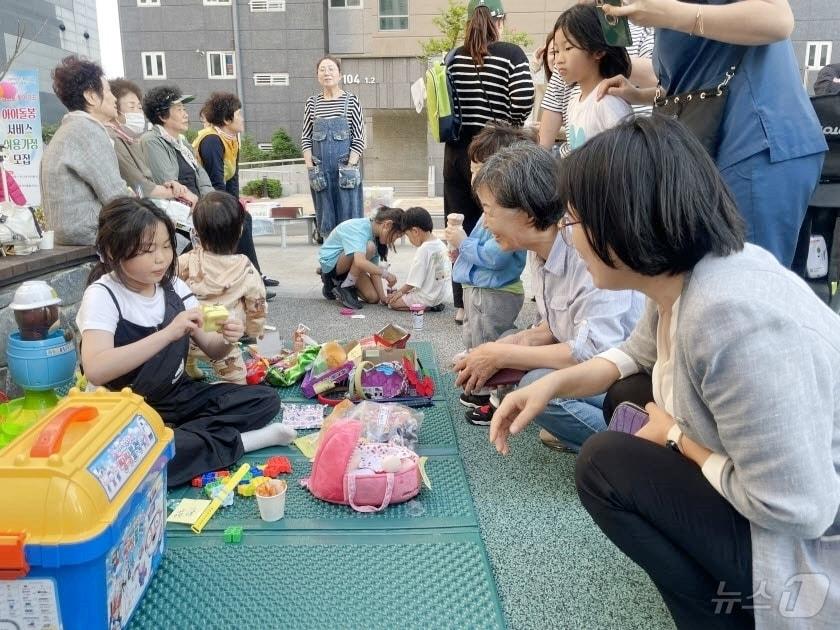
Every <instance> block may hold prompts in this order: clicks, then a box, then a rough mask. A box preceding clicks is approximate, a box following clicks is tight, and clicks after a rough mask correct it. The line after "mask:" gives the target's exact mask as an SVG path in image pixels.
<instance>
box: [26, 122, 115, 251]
mask: <svg viewBox="0 0 840 630" xmlns="http://www.w3.org/2000/svg"><path fill="white" fill-rule="evenodd" d="M128 194H130V193H129V190H128V187H127V186H126V184H125V182H124V181H123V180H122V178H121V177H120V171H119V167H118V166H117V156H116V154H115V153H114V146H113V145H112V144H111V139H110V138H109V137H108V132H107V131H105V127H104V126H102V125H101V124H100V123H98V122H97V121H96V120H94V119H93V118H90V117H89V116H87V115H86V114H84V113H83V112H71V113H69V114H67V115H65V116H64V118H63V119H62V121H61V126H60V127H59V128H58V130H57V131H56V132H55V135H54V136H53V139H52V140H50V143H49V144H48V145H47V147H46V149H44V156H43V158H41V204H42V206H43V208H44V216H45V217H46V219H47V226H48V227H49V228H50V229H52V230H55V242H56V243H57V244H59V245H93V244H94V243H95V242H96V229H97V226H98V224H99V211H100V210H101V209H102V206H103V205H105V204H106V203H108V202H109V201H110V200H111V199H113V198H114V197H120V196H123V195H128Z"/></svg>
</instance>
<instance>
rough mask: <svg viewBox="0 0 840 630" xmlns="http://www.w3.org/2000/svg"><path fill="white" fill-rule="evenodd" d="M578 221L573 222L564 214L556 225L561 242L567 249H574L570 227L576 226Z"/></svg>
mask: <svg viewBox="0 0 840 630" xmlns="http://www.w3.org/2000/svg"><path fill="white" fill-rule="evenodd" d="M578 223H580V221H573V220H572V219H571V217H569V215H568V214H564V215H563V216H562V217H561V218H560V222H559V223H558V224H557V225H558V227H559V228H560V236H562V237H563V242H564V243H566V245H568V246H569V247H574V245H573V243H572V226H573V225H577V224H578Z"/></svg>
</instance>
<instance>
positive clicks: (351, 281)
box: [341, 273, 356, 289]
mask: <svg viewBox="0 0 840 630" xmlns="http://www.w3.org/2000/svg"><path fill="white" fill-rule="evenodd" d="M355 286H356V276H351V275H350V274H349V273H348V274H347V277H346V278H345V279H344V282H342V283H341V288H342V289H346V288H347V287H355Z"/></svg>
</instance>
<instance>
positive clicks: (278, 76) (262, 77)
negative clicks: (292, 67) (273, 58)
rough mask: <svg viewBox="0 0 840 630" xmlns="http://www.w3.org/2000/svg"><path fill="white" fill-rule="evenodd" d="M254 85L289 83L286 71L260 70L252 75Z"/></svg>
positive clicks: (283, 85) (282, 84)
mask: <svg viewBox="0 0 840 630" xmlns="http://www.w3.org/2000/svg"><path fill="white" fill-rule="evenodd" d="M254 85H256V86H266V85H273V86H282V87H286V86H288V85H289V73H288V72H260V73H258V74H255V75H254Z"/></svg>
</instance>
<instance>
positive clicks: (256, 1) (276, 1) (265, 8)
mask: <svg viewBox="0 0 840 630" xmlns="http://www.w3.org/2000/svg"><path fill="white" fill-rule="evenodd" d="M249 4H250V5H251V13H271V12H273V11H285V10H286V0H251V1H250V3H249Z"/></svg>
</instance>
